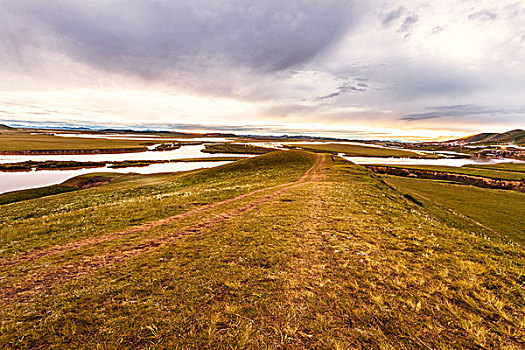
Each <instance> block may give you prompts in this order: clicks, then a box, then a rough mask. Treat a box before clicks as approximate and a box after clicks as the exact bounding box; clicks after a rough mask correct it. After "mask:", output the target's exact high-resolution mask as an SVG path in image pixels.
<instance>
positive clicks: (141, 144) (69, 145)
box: [0, 131, 154, 151]
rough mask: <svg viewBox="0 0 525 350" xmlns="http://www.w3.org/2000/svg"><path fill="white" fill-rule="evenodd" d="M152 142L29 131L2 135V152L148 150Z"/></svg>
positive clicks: (0, 137)
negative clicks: (147, 147)
mask: <svg viewBox="0 0 525 350" xmlns="http://www.w3.org/2000/svg"><path fill="white" fill-rule="evenodd" d="M153 143H154V142H150V141H134V140H109V139H102V138H100V139H98V138H81V137H61V136H53V135H49V134H47V135H46V134H36V135H32V134H31V133H30V132H28V131H16V132H7V133H2V134H1V135H0V151H30V150H42V151H43V150H84V149H85V150H93V149H118V148H135V149H140V150H146V147H145V145H150V144H153Z"/></svg>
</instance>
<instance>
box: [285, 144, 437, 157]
mask: <svg viewBox="0 0 525 350" xmlns="http://www.w3.org/2000/svg"><path fill="white" fill-rule="evenodd" d="M287 147H289V148H295V147H298V148H300V149H304V150H308V151H314V152H327V153H332V154H339V153H344V154H345V155H346V156H349V157H385V158H388V157H395V158H430V159H435V158H440V156H438V155H436V154H420V153H417V152H413V151H405V150H397V149H387V148H380V147H373V146H360V145H349V144H338V143H326V144H318V145H307V146H302V145H299V146H298V145H287Z"/></svg>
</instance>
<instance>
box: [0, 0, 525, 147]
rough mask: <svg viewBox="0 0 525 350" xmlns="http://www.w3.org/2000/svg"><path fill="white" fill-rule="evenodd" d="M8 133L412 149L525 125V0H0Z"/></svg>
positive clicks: (1, 84) (3, 118) (1, 102)
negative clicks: (161, 133) (92, 129)
mask: <svg viewBox="0 0 525 350" xmlns="http://www.w3.org/2000/svg"><path fill="white" fill-rule="evenodd" d="M0 122H3V123H7V124H9V123H11V124H16V123H18V125H21V124H23V123H28V122H40V123H46V124H48V125H72V124H74V125H87V126H101V125H103V126H110V127H126V126H132V127H136V128H157V129H172V130H182V131H188V132H203V131H204V132H207V131H220V132H235V133H238V134H276V135H277V134H279V135H282V134H311V135H320V136H334V137H344V138H362V139H401V140H430V139H447V138H452V137H459V136H465V135H468V134H473V133H477V132H504V131H507V130H511V129H515V128H525V1H516V0H497V1H496V0H442V1H427V0H409V1H407V0H405V1H399V0H392V1H383V0H369V1H363V0H294V1H292V0H289V1H287V0H249V1H248V0H213V1H211V0H208V1H203V0H192V1H183V0H169V1H168V0H149V1H146V0H75V1H74V0H71V1H63V0H24V1H20V0H0Z"/></svg>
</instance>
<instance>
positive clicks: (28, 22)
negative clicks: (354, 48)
mask: <svg viewBox="0 0 525 350" xmlns="http://www.w3.org/2000/svg"><path fill="white" fill-rule="evenodd" d="M2 7H3V8H2ZM0 10H2V11H3V12H4V13H9V14H10V15H11V16H12V17H13V18H15V17H16V18H17V21H14V22H11V23H9V27H8V28H7V29H8V30H9V33H8V35H10V42H9V45H7V44H5V43H4V45H3V47H4V48H6V47H7V48H8V49H9V50H11V53H12V54H13V55H18V56H20V55H23V50H24V46H25V45H27V44H28V41H33V42H32V43H31V45H39V44H40V45H49V43H51V44H52V47H51V49H52V50H58V51H63V52H64V53H65V54H66V55H68V56H70V57H73V58H74V59H75V60H78V61H81V62H84V63H87V64H89V65H91V66H94V67H96V68H98V69H103V70H108V71H117V72H121V73H126V74H137V75H140V76H144V77H159V76H162V75H163V74H165V73H174V75H175V76H176V74H177V73H179V72H184V71H191V72H193V73H197V74H198V73H199V72H201V71H202V70H209V69H213V68H214V67H217V66H219V67H221V68H224V67H226V68H228V67H235V68H244V69H248V70H250V71H256V72H262V73H268V72H277V71H283V70H287V69H290V68H292V67H296V66H300V65H302V64H305V63H307V62H309V61H310V60H311V59H312V58H314V57H315V56H317V55H318V54H320V53H321V52H323V51H324V50H326V49H327V48H328V47H329V46H330V45H331V44H332V43H333V42H334V41H335V40H337V39H339V37H340V36H341V35H343V34H344V32H345V30H346V29H347V27H348V26H349V25H351V24H352V22H353V16H354V14H355V8H354V7H353V1H348V0H328V1H327V0H300V1H293V2H291V1H281V0H253V1H243V0H228V1H220V2H214V1H204V0H192V1H182V0H173V1H167V0H159V1H140V0H126V1H107V0H104V1H102V0H98V1H97V0H92V1H59V0H46V1H44V0H41V1H38V0H26V1H19V0H4V1H2V2H1V3H0ZM4 27H6V26H4ZM32 30H35V31H37V32H38V33H45V34H43V36H44V37H45V38H47V39H49V42H43V43H42V42H40V43H39V42H35V41H38V40H43V39H42V35H40V36H39V39H38V40H37V39H28V38H24V37H20V36H21V34H17V33H31V31H32ZM8 35H4V36H3V37H2V38H6V37H7V36H8ZM21 52H22V53H21Z"/></svg>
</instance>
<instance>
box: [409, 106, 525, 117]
mask: <svg viewBox="0 0 525 350" xmlns="http://www.w3.org/2000/svg"><path fill="white" fill-rule="evenodd" d="M428 109H429V110H430V111H429V112H424V113H414V114H407V115H405V116H403V118H401V119H402V120H408V121H415V120H424V119H435V118H445V117H453V118H461V117H472V116H479V115H495V116H497V115H508V114H525V107H506V108H489V107H485V106H478V105H453V106H437V107H430V108H428Z"/></svg>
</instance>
